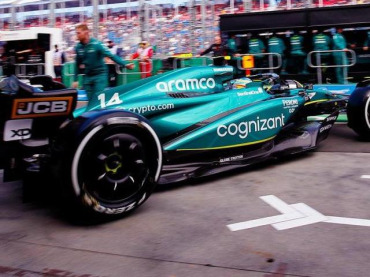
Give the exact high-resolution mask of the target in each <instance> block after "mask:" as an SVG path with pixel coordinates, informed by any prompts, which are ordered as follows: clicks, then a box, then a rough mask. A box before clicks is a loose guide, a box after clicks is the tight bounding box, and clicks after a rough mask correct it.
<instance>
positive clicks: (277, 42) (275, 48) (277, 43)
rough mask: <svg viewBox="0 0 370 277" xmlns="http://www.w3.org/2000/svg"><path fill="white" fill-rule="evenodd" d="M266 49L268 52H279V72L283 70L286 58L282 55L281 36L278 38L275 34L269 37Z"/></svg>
mask: <svg viewBox="0 0 370 277" xmlns="http://www.w3.org/2000/svg"><path fill="white" fill-rule="evenodd" d="M268 51H269V52H270V53H278V54H280V56H281V60H282V66H281V68H280V69H279V72H280V70H283V71H285V67H286V59H285V55H284V51H285V44H284V41H283V40H282V39H281V38H278V37H276V36H273V37H271V38H270V39H269V40H268ZM274 59H275V56H274Z"/></svg>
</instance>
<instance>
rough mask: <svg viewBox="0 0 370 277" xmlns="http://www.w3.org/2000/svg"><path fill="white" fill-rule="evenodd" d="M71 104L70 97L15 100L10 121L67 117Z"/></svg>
mask: <svg viewBox="0 0 370 277" xmlns="http://www.w3.org/2000/svg"><path fill="white" fill-rule="evenodd" d="M72 103H73V97H72V96H65V97H45V98H44V97H42V98H31V99H30V98H28V99H15V100H14V102H13V108H12V116H11V117H12V119H18V118H34V117H46V116H61V115H68V114H69V113H70V112H71V109H72Z"/></svg>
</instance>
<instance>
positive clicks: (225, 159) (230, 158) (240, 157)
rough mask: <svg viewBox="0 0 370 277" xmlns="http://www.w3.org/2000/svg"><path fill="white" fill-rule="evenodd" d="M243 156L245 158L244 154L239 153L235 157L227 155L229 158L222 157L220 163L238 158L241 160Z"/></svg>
mask: <svg viewBox="0 0 370 277" xmlns="http://www.w3.org/2000/svg"><path fill="white" fill-rule="evenodd" d="M243 158H244V156H243V155H238V156H234V157H227V158H223V159H220V163H225V162H232V161H237V160H241V159H243Z"/></svg>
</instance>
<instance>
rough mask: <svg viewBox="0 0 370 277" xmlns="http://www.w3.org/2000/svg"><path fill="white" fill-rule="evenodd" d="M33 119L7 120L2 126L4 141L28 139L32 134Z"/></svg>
mask: <svg viewBox="0 0 370 277" xmlns="http://www.w3.org/2000/svg"><path fill="white" fill-rule="evenodd" d="M32 121H33V119H17V120H8V121H6V122H5V127H4V141H12V140H21V139H29V138H30V137H31V136H32V131H31V130H32Z"/></svg>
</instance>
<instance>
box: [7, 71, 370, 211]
mask: <svg viewBox="0 0 370 277" xmlns="http://www.w3.org/2000/svg"><path fill="white" fill-rule="evenodd" d="M31 84H33V86H31V85H26V84H24V83H22V82H20V81H19V80H17V79H16V78H15V77H9V78H7V79H5V80H3V81H2V82H1V84H0V88H1V94H0V105H1V120H0V124H1V126H0V128H1V131H2V137H3V140H2V142H1V147H0V149H1V151H2V157H3V159H2V160H3V167H5V168H6V172H7V171H9V172H10V171H11V169H13V168H14V165H16V164H17V161H18V164H19V161H21V163H20V164H23V171H24V172H25V173H27V172H28V173H29V172H33V173H35V172H36V173H37V174H38V175H40V176H44V178H46V177H45V176H48V177H47V180H48V184H49V185H50V186H51V185H55V186H58V187H60V188H62V190H63V194H64V195H65V196H67V199H68V201H70V202H67V203H68V206H72V205H73V207H75V208H79V209H82V210H86V211H89V212H91V213H92V214H94V215H100V216H105V217H109V216H111V215H123V214H126V213H127V212H129V211H131V210H133V209H135V208H136V207H138V206H140V205H141V204H142V203H143V202H144V201H145V200H147V199H148V197H149V196H150V194H151V193H152V191H153V188H154V186H155V185H156V184H163V183H173V182H177V181H182V180H186V179H190V178H196V177H201V176H207V175H211V174H215V173H218V172H222V171H225V170H230V169H233V168H237V167H242V166H246V165H249V164H252V163H256V162H260V161H264V160H266V159H271V158H276V157H279V156H283V155H289V154H295V153H299V152H303V151H309V150H312V149H314V148H315V147H316V146H317V145H318V143H320V141H322V140H323V139H325V138H326V137H327V135H328V133H329V131H330V129H331V128H332V126H333V124H334V122H335V121H336V119H337V117H338V114H339V112H341V111H344V110H346V111H347V114H348V121H349V126H350V127H351V128H352V129H353V130H355V131H356V132H357V133H358V134H359V135H360V136H363V137H365V138H366V139H369V138H370V123H369V103H370V97H369V96H370V87H368V86H367V83H361V84H359V85H358V87H357V88H356V90H355V91H354V92H353V93H352V94H351V96H350V97H343V96H341V95H334V94H332V93H330V92H328V91H324V90H313V89H312V85H306V86H302V85H301V84H299V83H298V82H296V81H293V80H285V81H284V80H281V79H280V78H279V76H278V75H276V74H273V73H266V74H259V75H254V76H249V77H248V78H247V77H244V78H238V79H234V78H233V68H232V67H228V66H225V67H215V66H207V67H192V68H183V69H179V70H174V71H170V72H167V73H164V74H161V75H157V76H154V77H150V78H147V79H143V80H140V81H137V82H134V83H131V84H128V85H123V86H119V87H115V88H110V89H107V90H105V91H102V92H101V93H98V94H97V95H95V97H94V98H93V99H92V100H91V101H90V103H89V104H88V105H87V106H85V107H83V108H79V109H75V106H76V99H77V98H76V97H77V93H76V91H75V90H71V89H65V88H62V87H61V86H60V84H57V83H55V82H53V81H52V80H51V79H50V78H47V77H45V76H39V77H36V78H34V79H32V80H31ZM35 84H38V88H35V86H34V85H35ZM323 114H325V115H327V116H326V117H325V119H324V120H320V121H310V120H307V118H309V117H310V116H314V115H323ZM42 142H44V143H42ZM45 172H46V173H48V174H45ZM25 176H28V175H27V174H25ZM65 203H66V202H65Z"/></svg>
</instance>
